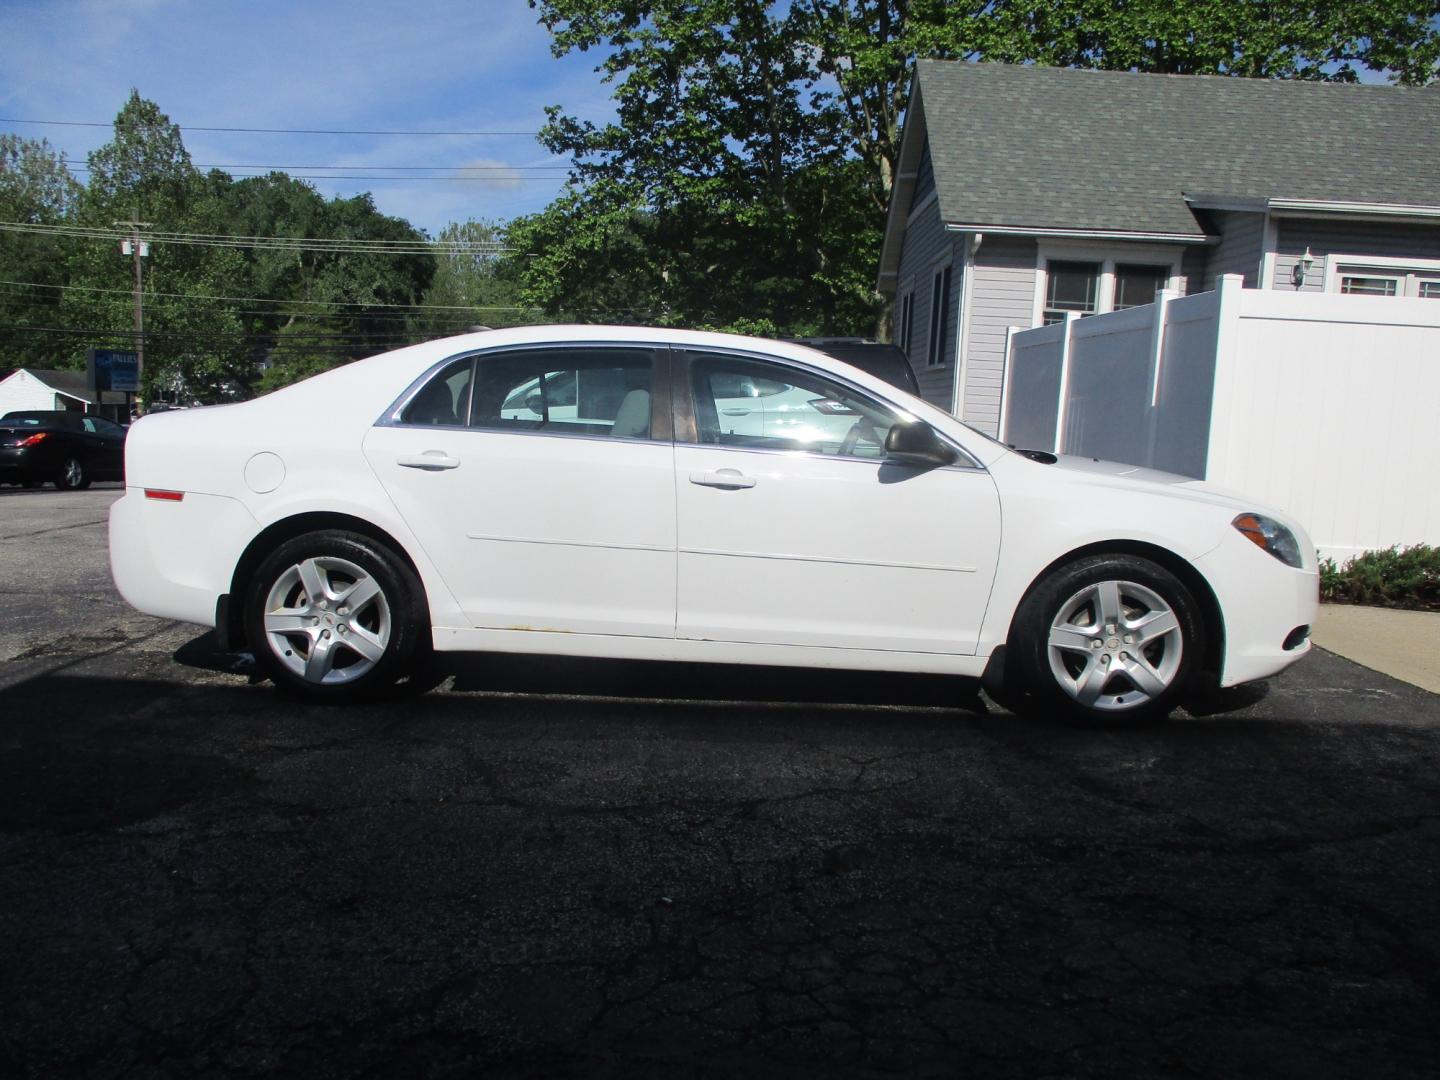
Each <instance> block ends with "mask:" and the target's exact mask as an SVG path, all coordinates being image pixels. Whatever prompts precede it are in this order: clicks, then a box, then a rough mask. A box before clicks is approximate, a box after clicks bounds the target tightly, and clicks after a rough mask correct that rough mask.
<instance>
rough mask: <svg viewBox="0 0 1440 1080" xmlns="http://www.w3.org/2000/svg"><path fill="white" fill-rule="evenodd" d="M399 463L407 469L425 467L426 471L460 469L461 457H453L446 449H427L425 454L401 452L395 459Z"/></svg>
mask: <svg viewBox="0 0 1440 1080" xmlns="http://www.w3.org/2000/svg"><path fill="white" fill-rule="evenodd" d="M395 463H396V464H397V465H403V466H405V468H407V469H424V470H425V471H426V472H440V471H442V470H444V469H458V468H459V467H460V459H459V458H455V457H451V456H450V455H449V454H447V453H445V451H444V450H426V451H425V452H424V453H423V454H401V455H400V456H399V457H398V458H396V459H395Z"/></svg>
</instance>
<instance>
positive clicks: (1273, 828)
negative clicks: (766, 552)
mask: <svg viewBox="0 0 1440 1080" xmlns="http://www.w3.org/2000/svg"><path fill="white" fill-rule="evenodd" d="M117 495H118V489H115V488H111V489H109V490H105V489H102V488H97V489H95V490H92V491H90V492H86V493H81V494H66V495H62V494H59V493H56V492H53V491H50V490H46V491H43V492H22V491H19V490H16V489H0V1074H3V1075H7V1076H56V1077H59V1076H64V1077H70V1076H107V1077H108V1076H126V1077H159V1076H169V1075H181V1074H183V1075H188V1076H246V1075H258V1074H262V1073H263V1074H280V1075H303V1076H307V1077H382V1076H393V1075H407V1076H411V1075H413V1076H422V1075H429V1076H470V1075H486V1076H497V1075H522V1076H547V1077H549V1076H610V1077H633V1076H646V1075H653V1076H667V1077H670V1076H732V1075H735V1074H738V1073H744V1074H747V1075H748V1076H750V1077H771V1076H774V1077H779V1076H790V1075H794V1074H797V1073H801V1072H805V1073H810V1074H813V1075H826V1076H830V1075H836V1076H838V1075H862V1076H891V1075H901V1076H939V1075H944V1076H955V1075H961V1074H973V1075H984V1076H991V1075H993V1076H1024V1077H1051V1076H1053V1077H1059V1076H1113V1075H1146V1076H1225V1077H1233V1076H1246V1077H1272V1076H1273V1077H1315V1076H1364V1077H1367V1078H1374V1077H1388V1076H1421V1075H1426V1076H1433V1075H1434V1074H1435V1068H1436V1061H1437V1060H1440V1053H1437V1051H1440V1046H1437V1043H1440V1040H1437V1036H1436V1028H1437V1025H1436V1019H1437V1016H1440V1010H1437V990H1440V975H1437V970H1440V969H1437V959H1440V929H1437V926H1440V919H1437V917H1436V916H1437V912H1440V905H1437V876H1440V859H1437V853H1440V842H1437V841H1440V779H1437V768H1436V761H1437V758H1440V753H1437V751H1440V697H1436V696H1433V695H1428V694H1426V693H1424V692H1423V691H1420V690H1417V689H1414V688H1412V687H1409V686H1406V685H1405V684H1402V683H1399V682H1395V681H1393V680H1391V679H1389V678H1387V677H1385V676H1382V675H1378V674H1375V673H1373V672H1370V671H1368V670H1366V669H1364V668H1361V667H1358V666H1356V665H1354V664H1351V663H1349V662H1348V661H1345V660H1342V659H1339V658H1337V657H1334V656H1331V655H1328V654H1325V653H1321V652H1316V653H1315V654H1314V655H1312V656H1311V657H1310V658H1309V659H1307V660H1306V661H1305V662H1304V663H1302V664H1301V665H1300V666H1298V667H1297V668H1294V669H1292V670H1291V671H1290V672H1288V673H1287V674H1286V675H1284V676H1283V677H1281V678H1279V679H1277V680H1274V681H1273V682H1272V683H1271V684H1270V685H1269V686H1268V687H1265V688H1262V689H1261V690H1259V691H1254V690H1252V691H1245V692H1237V693H1233V694H1230V695H1228V696H1226V697H1225V698H1224V699H1222V700H1220V701H1219V702H1216V703H1213V704H1211V705H1210V706H1208V707H1206V708H1200V707H1198V706H1197V707H1196V710H1195V712H1193V713H1180V714H1177V716H1176V717H1175V719H1174V720H1172V721H1171V722H1170V723H1169V724H1167V725H1164V726H1159V727H1154V728H1150V729H1146V730H1142V731H1131V732H1100V733H1095V732H1082V731H1074V730H1070V729H1067V728H1064V727H1060V726H1057V725H1053V724H1049V723H1046V722H1045V721H1044V720H1043V719H1033V718H1032V719H1019V718H1017V717H1014V716H1012V715H1010V714H1008V713H1006V712H1005V711H1003V710H1001V709H1000V708H998V707H997V706H995V705H993V704H991V703H989V702H987V701H985V700H984V699H983V698H981V697H978V696H977V695H976V694H975V691H974V689H973V687H972V686H970V685H969V684H967V683H965V682H963V681H960V680H950V679H929V678H911V677H894V676H883V677H861V676H856V675H846V674H843V673H835V672H796V671H769V670H760V669H750V668H706V667H699V666H689V665H685V666H664V665H649V664H614V663H610V664H602V663H588V662H557V661H553V660H550V661H547V660H543V659H531V658H515V657H511V658H499V659H490V660H485V659H478V660H475V661H473V662H470V663H467V664H465V665H452V666H451V667H450V668H449V669H447V671H446V674H447V675H448V678H447V679H446V680H445V682H443V683H442V684H441V685H440V686H438V687H437V688H436V689H434V690H432V691H431V692H429V693H426V694H424V695H421V696H414V697H410V698H408V699H403V700H400V701H397V702H391V703H389V704H385V705H377V706H374V707H367V708H352V709H346V710H334V709H319V708H313V707H307V706H301V705H297V704H296V703H294V702H292V701H289V700H287V699H285V698H282V697H280V696H278V695H277V694H276V693H275V692H274V690H273V688H272V687H270V686H269V685H267V684H264V683H252V682H251V680H250V679H249V678H248V677H247V676H246V675H244V674H236V673H233V672H231V671H229V670H226V664H225V662H224V661H223V659H222V658H218V657H216V656H215V655H214V653H213V650H212V649H211V648H209V645H208V642H209V639H208V638H205V637H202V636H201V634H200V631H199V630H198V629H197V628H194V627H187V626H182V625H179V624H175V623H167V622H164V621H161V620H155V619H149V618H146V617H143V616H140V615H138V614H136V613H134V612H132V611H130V610H129V609H127V608H126V607H125V606H124V604H123V603H122V602H121V601H120V599H119V597H118V596H117V595H116V594H115V593H114V590H113V587H112V586H111V585H110V582H109V576H108V570H107V568H106V563H105V546H104V545H105V533H104V515H105V511H106V508H107V507H108V504H109V502H110V501H111V500H113V499H114V498H115V497H116V496H117Z"/></svg>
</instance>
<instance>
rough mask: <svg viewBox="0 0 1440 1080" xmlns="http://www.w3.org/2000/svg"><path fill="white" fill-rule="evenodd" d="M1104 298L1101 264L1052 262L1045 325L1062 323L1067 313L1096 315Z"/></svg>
mask: <svg viewBox="0 0 1440 1080" xmlns="http://www.w3.org/2000/svg"><path fill="white" fill-rule="evenodd" d="M1099 298H1100V264H1099V263H1088V262H1063V261H1060V260H1052V261H1051V262H1049V263H1048V264H1047V265H1046V274H1045V325H1046V326H1049V325H1050V324H1051V323H1057V322H1062V321H1063V320H1064V318H1065V313H1066V312H1067V311H1075V312H1079V313H1080V314H1081V315H1093V314H1095V311H1096V305H1097V304H1098V302H1099Z"/></svg>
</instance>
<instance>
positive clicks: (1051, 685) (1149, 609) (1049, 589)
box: [1010, 555, 1205, 727]
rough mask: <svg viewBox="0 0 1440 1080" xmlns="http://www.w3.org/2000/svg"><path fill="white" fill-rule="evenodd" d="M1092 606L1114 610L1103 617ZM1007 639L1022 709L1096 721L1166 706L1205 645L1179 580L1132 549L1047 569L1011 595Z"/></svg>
mask: <svg viewBox="0 0 1440 1080" xmlns="http://www.w3.org/2000/svg"><path fill="white" fill-rule="evenodd" d="M1102 609H1103V610H1104V611H1105V612H1114V611H1116V610H1117V609H1118V611H1119V613H1120V614H1119V617H1118V618H1115V619H1114V620H1113V621H1107V619H1106V617H1105V616H1103V615H1102V614H1101V612H1102ZM1167 616H1168V617H1167ZM1112 627H1113V629H1111V628H1112ZM1052 635H1053V639H1054V643H1053V647H1052ZM1010 640H1011V648H1012V649H1013V652H1012V656H1013V658H1014V660H1015V661H1016V664H1017V669H1018V670H1017V674H1019V675H1020V676H1021V678H1022V679H1023V680H1024V682H1025V684H1026V685H1027V687H1028V689H1029V690H1030V691H1031V696H1030V698H1029V702H1028V704H1029V707H1030V709H1031V710H1032V711H1041V710H1043V711H1044V712H1045V713H1047V714H1050V715H1058V716H1059V717H1060V718H1062V719H1064V720H1067V721H1071V722H1078V723H1082V724H1087V725H1092V726H1105V727H1115V726H1123V725H1128V724H1139V723H1145V722H1147V721H1152V720H1158V719H1160V718H1161V717H1163V716H1166V715H1167V714H1168V713H1170V712H1171V711H1172V710H1173V709H1174V708H1175V706H1176V705H1177V704H1178V703H1179V701H1180V699H1181V697H1182V696H1183V695H1184V694H1185V691H1186V688H1187V685H1188V684H1189V683H1190V681H1191V678H1192V676H1193V674H1194V673H1195V672H1196V671H1198V670H1199V669H1200V667H1201V665H1202V662H1203V660H1204V650H1205V634H1204V628H1203V625H1202V622H1201V616H1200V608H1199V605H1198V604H1197V603H1196V602H1195V598H1194V597H1193V596H1192V595H1191V594H1190V591H1189V590H1188V589H1187V588H1186V587H1185V585H1184V583H1183V582H1181V581H1180V579H1179V578H1177V577H1176V576H1175V575H1174V574H1172V573H1171V572H1170V571H1169V570H1166V569H1165V568H1164V567H1163V566H1160V565H1159V564H1157V563H1154V562H1151V561H1150V560H1148V559H1143V558H1140V557H1138V556H1133V555H1095V556H1089V557H1086V558H1083V559H1078V560H1076V561H1075V562H1073V563H1070V564H1068V565H1066V566H1063V567H1060V568H1059V569H1057V570H1054V571H1052V572H1051V573H1050V574H1049V575H1047V576H1046V577H1045V578H1044V579H1042V580H1041V581H1040V582H1039V583H1038V584H1037V585H1036V586H1035V587H1034V588H1033V589H1032V590H1031V591H1030V593H1029V595H1027V596H1026V598H1025V600H1024V601H1023V602H1022V603H1021V605H1020V608H1019V610H1018V611H1017V612H1016V615H1015V627H1014V631H1013V633H1012V634H1011V639H1010Z"/></svg>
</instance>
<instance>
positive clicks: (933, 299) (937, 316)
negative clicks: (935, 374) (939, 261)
mask: <svg viewBox="0 0 1440 1080" xmlns="http://www.w3.org/2000/svg"><path fill="white" fill-rule="evenodd" d="M949 316H950V267H948V266H947V267H945V269H944V270H938V271H936V273H935V281H934V283H933V284H932V285H931V289H930V350H929V352H928V353H927V354H926V357H925V362H926V363H927V364H928V365H929V366H931V367H939V366H941V365H943V364H944V363H945V360H946V356H945V331H946V330H947V329H949V327H950V318H949Z"/></svg>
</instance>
